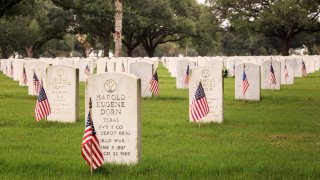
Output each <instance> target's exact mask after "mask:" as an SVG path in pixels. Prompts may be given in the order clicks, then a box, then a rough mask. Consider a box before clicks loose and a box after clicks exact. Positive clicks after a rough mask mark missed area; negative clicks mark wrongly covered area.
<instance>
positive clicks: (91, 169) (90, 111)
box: [89, 97, 93, 175]
mask: <svg viewBox="0 0 320 180" xmlns="http://www.w3.org/2000/svg"><path fill="white" fill-rule="evenodd" d="M89 115H90V126H91V128H92V117H91V115H92V100H91V97H90V99H89ZM90 161H91V162H90V171H91V175H92V173H93V166H92V163H93V160H92V139H91V142H90Z"/></svg>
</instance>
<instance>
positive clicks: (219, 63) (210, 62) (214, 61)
mask: <svg viewBox="0 0 320 180" xmlns="http://www.w3.org/2000/svg"><path fill="white" fill-rule="evenodd" d="M207 66H216V67H218V68H220V69H223V68H224V64H223V59H222V58H221V57H210V58H208V59H207Z"/></svg>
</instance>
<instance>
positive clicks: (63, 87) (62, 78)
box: [46, 65, 79, 122]
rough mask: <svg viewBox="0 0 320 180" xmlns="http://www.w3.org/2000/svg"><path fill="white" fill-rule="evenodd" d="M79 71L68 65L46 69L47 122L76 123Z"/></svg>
mask: <svg viewBox="0 0 320 180" xmlns="http://www.w3.org/2000/svg"><path fill="white" fill-rule="evenodd" d="M78 74H79V69H75V68H74V67H72V66H68V65H57V66H51V67H48V68H47V86H46V93H47V97H48V99H49V102H50V108H51V114H50V115H49V116H48V121H58V122H76V120H77V119H78V116H79V109H78V107H79V79H78V78H79V75H78Z"/></svg>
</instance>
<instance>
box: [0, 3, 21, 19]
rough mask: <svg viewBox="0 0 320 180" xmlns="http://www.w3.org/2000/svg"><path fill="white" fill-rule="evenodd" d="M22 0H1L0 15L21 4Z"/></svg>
mask: <svg viewBox="0 0 320 180" xmlns="http://www.w3.org/2000/svg"><path fill="white" fill-rule="evenodd" d="M21 1H22V0H2V1H0V17H2V16H3V15H4V14H5V13H6V12H7V11H8V10H9V9H11V8H13V7H14V6H15V5H17V4H19V3H20V2H21Z"/></svg>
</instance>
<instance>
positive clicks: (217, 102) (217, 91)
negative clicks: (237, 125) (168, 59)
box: [189, 66, 224, 123]
mask: <svg viewBox="0 0 320 180" xmlns="http://www.w3.org/2000/svg"><path fill="white" fill-rule="evenodd" d="M199 82H201V84H202V86H203V89H204V92H205V95H206V98H207V101H208V105H209V114H208V115H207V116H205V117H203V118H202V119H201V120H200V121H201V122H217V123H222V122H223V98H224V96H223V89H224V88H223V75H222V69H220V68H218V67H215V66H212V67H210V66H198V67H195V68H193V69H191V70H190V86H189V87H190V89H189V108H190V106H191V103H192V99H193V97H194V95H195V92H196V89H197V87H198V84H199ZM189 120H190V122H193V119H192V117H191V114H190V110H189Z"/></svg>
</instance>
